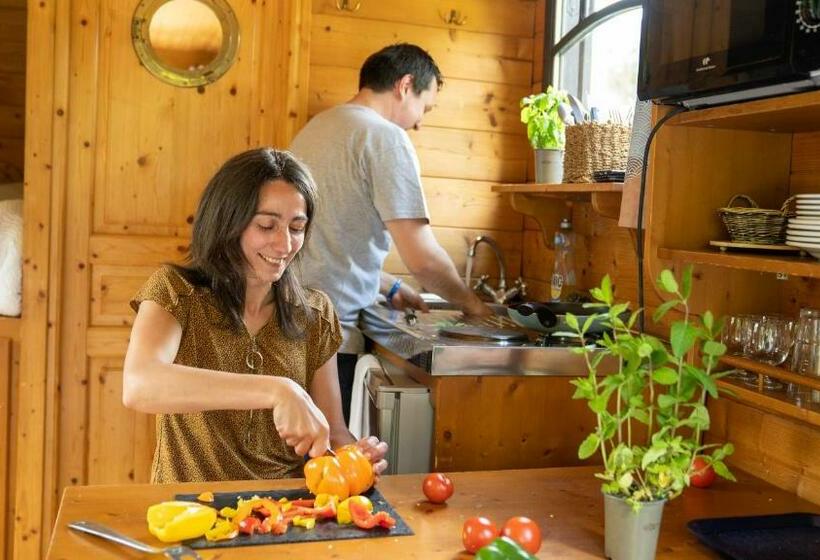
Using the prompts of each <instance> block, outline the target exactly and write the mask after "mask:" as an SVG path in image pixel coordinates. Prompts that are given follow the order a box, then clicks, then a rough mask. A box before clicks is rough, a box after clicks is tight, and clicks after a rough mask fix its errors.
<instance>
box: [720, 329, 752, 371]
mask: <svg viewBox="0 0 820 560" xmlns="http://www.w3.org/2000/svg"><path fill="white" fill-rule="evenodd" d="M754 321H755V316H754V315H729V316H728V317H726V322H725V325H724V327H723V333H721V341H722V342H723V344H725V345H726V351H727V352H728V353H729V354H731V355H733V356H743V357H747V358H748V357H749V354H748V353H747V350H749V349H750V348H749V342H748V341H749V338H750V337H751V334H752V331H753V327H754ZM732 377H735V378H736V379H739V380H741V381H754V380H757V376H756V375H754V374H752V373H749V372H747V371H746V370H743V369H736V370H735V372H734V373H733V374H732Z"/></svg>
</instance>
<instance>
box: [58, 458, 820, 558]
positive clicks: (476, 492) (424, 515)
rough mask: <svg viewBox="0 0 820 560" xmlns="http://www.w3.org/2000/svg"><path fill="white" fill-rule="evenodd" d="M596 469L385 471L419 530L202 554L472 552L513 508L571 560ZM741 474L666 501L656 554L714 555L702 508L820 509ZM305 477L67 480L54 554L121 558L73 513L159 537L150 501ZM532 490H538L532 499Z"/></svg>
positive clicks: (591, 550) (550, 551)
mask: <svg viewBox="0 0 820 560" xmlns="http://www.w3.org/2000/svg"><path fill="white" fill-rule="evenodd" d="M594 472H595V469H594V468H591V467H576V468H552V469H527V470H513V471H509V470H508V471H483V472H466V473H450V477H451V478H452V480H453V484H454V486H455V488H456V491H455V494H454V495H453V496H452V497H451V498H450V499H449V500H448V501H447V505H446V506H434V505H432V504H430V503H428V502H426V501H424V500H423V498H422V494H421V490H420V488H421V482H422V478H423V477H424V475H423V474H407V475H392V476H385V477H383V478H382V479H381V480H380V482H379V490H380V491H381V492H382V494H383V495H384V496H385V498H386V499H387V501H388V502H389V503H390V504H391V505H392V506H393V507H394V508H395V510H396V512H397V513H398V514H399V515H400V516H401V517H402V519H404V520H405V521H406V522H407V523H408V524H409V525H410V527H411V528H412V529H413V532H414V535H413V536H405V537H396V538H365V539H351V540H337V541H332V542H328V541H320V542H307V543H291V544H276V545H271V546H248V547H242V548H224V549H216V550H211V551H201V554H202V557H203V558H205V559H215V558H224V559H232V558H244V559H247V560H257V559H262V558H270V557H271V556H276V557H281V558H324V557H328V556H333V557H335V558H340V559H353V558H395V559H411V558H414V559H421V558H423V559H425V560H439V559H441V560H443V559H449V560H454V559H458V560H469V559H470V558H472V555H469V554H467V553H466V552H465V551H464V550H463V544H462V542H461V526H462V524H463V523H464V520H465V519H466V518H468V517H472V516H474V515H476V514H477V513H479V512H480V513H481V514H482V515H485V516H487V517H489V518H490V519H493V520H495V522H496V523H498V524H500V523H502V522H503V520H505V519H508V518H509V517H511V516H513V515H524V516H527V517H529V518H531V519H533V520H535V521H536V522H537V523H538V524H539V525H540V526H541V529H542V533H541V534H542V543H541V550H539V552H538V554H537V557H538V558H541V559H547V558H566V559H571V560H580V559H589V558H600V557H601V556H602V555H603V550H604V542H603V541H604V525H603V500H602V498H601V492H600V481H599V480H598V479H596V478H594V476H593V473H594ZM737 474H738V478H739V482H737V483H731V482H725V481H722V480H719V481H718V482H716V483H715V485H714V486H713V487H712V488H711V489H710V490H709V491H701V490H698V489H690V490H687V491H685V492H684V494H683V495H682V496H681V497H679V498H677V499H676V500H673V501H671V502H669V503H668V504H667V505H666V506H665V508H664V513H663V522H662V524H661V528H660V536H659V542H658V549H657V558H659V559H660V560H668V559H673V558H674V559H679V558H686V559H687V560H699V559H713V558H716V554H715V553H714V552H713V551H712V550H710V549H708V548H707V547H706V546H705V545H702V544H700V543H699V542H698V541H697V539H695V538H693V537H692V535H691V533H689V532H688V531H687V529H686V523H687V522H688V521H690V520H692V519H697V518H703V517H729V516H737V515H766V514H778V513H786V512H790V511H806V512H820V508H819V507H818V506H817V505H815V504H812V503H810V502H808V501H805V500H801V499H799V498H798V497H796V496H795V495H794V494H790V493H787V492H784V491H782V490H779V489H777V488H775V487H773V486H772V485H770V484H767V483H766V482H764V481H763V480H760V479H758V478H753V477H751V476H750V475H748V474H746V473H744V472H741V471H738V473H737ZM303 484H304V481H302V480H299V479H293V480H276V481H274V480H267V481H241V482H220V483H198V484H173V485H143V484H131V485H117V486H98V487H82V488H69V489H68V490H67V492H66V494H65V496H64V498H63V501H62V505H61V508H60V514H59V518H58V519H57V525H56V530H55V536H54V539H53V541H52V543H51V547H50V548H49V553H48V559H49V560H69V559H72V560H73V559H75V558H95V559H97V560H108V559H111V560H113V559H117V558H122V555H123V549H122V547H120V546H118V545H116V544H113V543H107V542H104V541H102V540H100V539H98V538H95V537H91V536H85V535H77V534H76V533H75V532H73V531H70V530H69V529H68V528H67V527H66V524H67V523H68V522H70V521H73V520H76V519H89V520H92V521H96V522H99V523H104V524H106V525H108V526H110V527H111V528H113V529H114V530H116V531H119V532H122V533H125V534H127V535H129V536H131V537H133V538H136V539H139V540H142V541H144V542H148V543H153V544H158V541H157V540H156V539H155V538H154V537H153V536H152V535H151V534H150V533H149V532H148V527H147V525H146V523H145V511H146V509H147V508H148V506H149V505H151V504H153V503H157V502H161V501H164V500H169V499H172V497H173V496H174V495H175V494H177V493H191V494H198V493H200V492H202V491H214V492H246V491H253V492H258V493H261V494H264V493H265V492H271V493H273V492H276V490H278V489H284V488H288V489H297V488H302V487H303ZM534 497H535V499H534Z"/></svg>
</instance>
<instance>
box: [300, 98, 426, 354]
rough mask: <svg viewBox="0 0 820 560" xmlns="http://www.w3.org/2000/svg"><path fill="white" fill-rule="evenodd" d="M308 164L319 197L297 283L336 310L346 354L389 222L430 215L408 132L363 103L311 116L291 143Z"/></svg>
mask: <svg viewBox="0 0 820 560" xmlns="http://www.w3.org/2000/svg"><path fill="white" fill-rule="evenodd" d="M290 150H291V151H292V152H293V154H294V155H295V156H296V157H297V158H299V159H300V160H302V161H303V162H304V163H306V164H307V166H308V167H309V168H310V171H311V173H312V174H313V177H314V179H315V180H316V184H317V185H318V188H319V201H318V204H317V209H316V214H315V216H314V219H313V223H312V224H311V233H310V239H309V240H308V242H307V244H306V245H305V248H304V249H303V250H302V253H303V254H302V266H301V271H302V281H303V283H304V284H305V285H306V286H308V287H312V288H316V289H319V290H322V291H323V292H325V293H326V294H327V295H328V296H329V297H330V300H331V301H332V302H333V304H334V305H335V306H336V311H337V312H338V314H339V319H340V321H341V324H342V330H343V335H344V342H343V343H342V347H341V348H340V349H339V351H340V352H345V353H359V352H362V351H363V350H364V339H363V337H362V335H361V333H360V332H359V330H358V328H357V327H356V325H357V323H358V319H359V311H360V310H362V309H364V308H365V307H367V306H368V305H370V304H371V303H373V301H374V300H375V299H376V296H377V295H378V293H379V273H380V271H381V269H382V264H383V263H384V259H385V257H386V256H387V253H388V251H389V250H390V241H391V239H390V234H389V233H388V231H387V229H386V227H385V224H384V222H386V221H388V220H396V219H406V218H423V219H427V220H429V214H428V212H427V203H426V201H425V199H424V191H423V190H422V186H421V176H420V174H419V161H418V156H417V155H416V150H415V148H414V147H413V144H412V143H411V142H410V138H409V137H408V136H407V133H406V132H405V131H404V130H402V128H401V127H399V126H397V125H396V124H394V123H392V122H390V121H388V120H387V119H385V118H384V117H382V116H381V115H380V114H379V113H377V112H376V111H374V110H373V109H370V108H368V107H363V106H361V105H349V104H348V105H339V106H337V107H334V108H332V109H329V110H327V111H324V112H323V113H320V114H318V115H316V116H315V117H313V119H311V120H310V122H308V123H307V125H305V127H304V128H303V129H302V130H301V131H300V132H299V134H297V135H296V138H294V139H293V142H292V143H291V145H290Z"/></svg>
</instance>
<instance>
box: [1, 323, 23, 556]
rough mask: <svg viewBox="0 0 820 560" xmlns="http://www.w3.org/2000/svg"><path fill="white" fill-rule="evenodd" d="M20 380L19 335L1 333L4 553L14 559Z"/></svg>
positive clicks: (2, 543)
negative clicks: (12, 335)
mask: <svg viewBox="0 0 820 560" xmlns="http://www.w3.org/2000/svg"><path fill="white" fill-rule="evenodd" d="M19 379H20V340H19V337H10V338H9V337H5V336H0V554H4V558H11V552H12V543H13V542H14V540H13V538H12V536H13V531H14V494H15V488H16V486H17V478H16V476H15V474H16V465H15V463H16V457H17V455H16V450H17V438H16V433H17V411H18V405H17V384H18V382H19Z"/></svg>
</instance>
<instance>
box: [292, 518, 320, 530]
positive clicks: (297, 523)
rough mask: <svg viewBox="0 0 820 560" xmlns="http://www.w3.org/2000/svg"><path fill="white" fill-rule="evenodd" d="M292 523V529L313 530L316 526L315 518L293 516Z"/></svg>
mask: <svg viewBox="0 0 820 560" xmlns="http://www.w3.org/2000/svg"><path fill="white" fill-rule="evenodd" d="M292 523H293V525H294V527H304V528H305V529H313V528H314V527H315V526H316V518H315V517H302V516H301V515H294V516H293V521H292Z"/></svg>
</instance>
